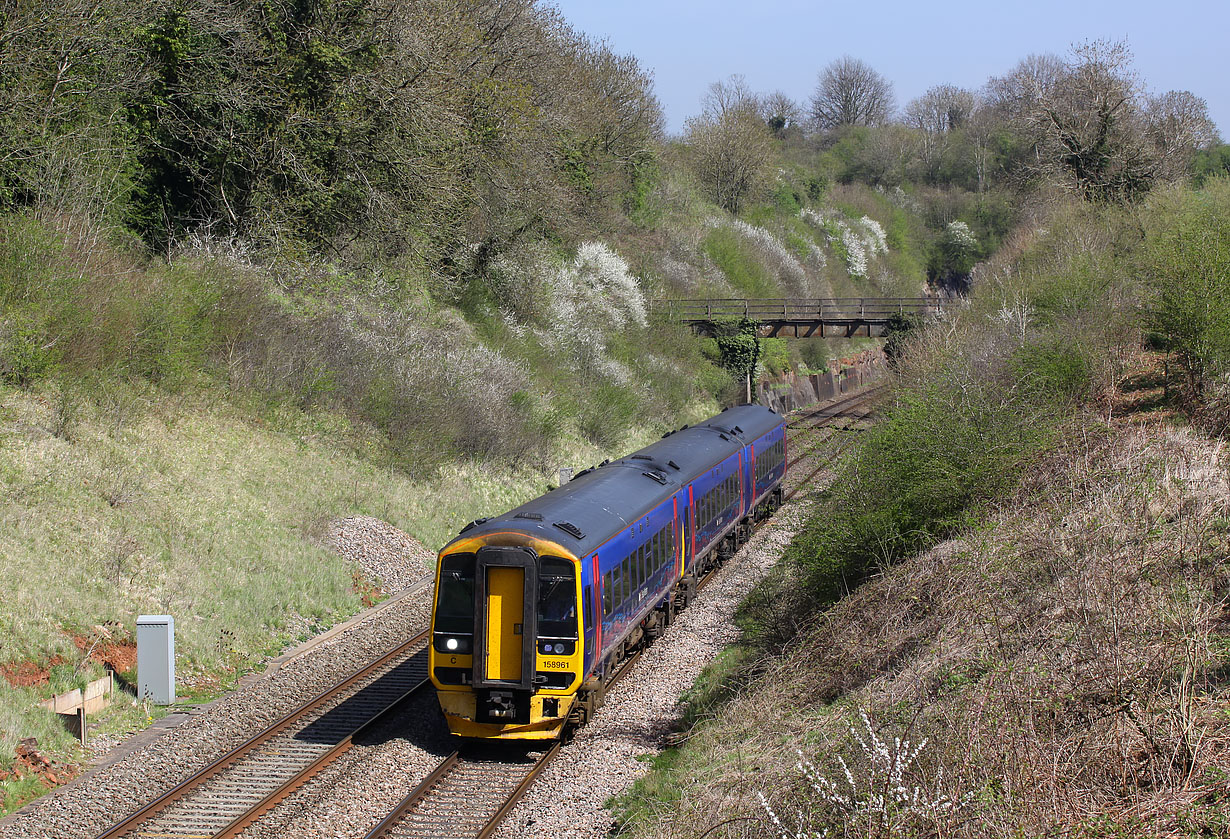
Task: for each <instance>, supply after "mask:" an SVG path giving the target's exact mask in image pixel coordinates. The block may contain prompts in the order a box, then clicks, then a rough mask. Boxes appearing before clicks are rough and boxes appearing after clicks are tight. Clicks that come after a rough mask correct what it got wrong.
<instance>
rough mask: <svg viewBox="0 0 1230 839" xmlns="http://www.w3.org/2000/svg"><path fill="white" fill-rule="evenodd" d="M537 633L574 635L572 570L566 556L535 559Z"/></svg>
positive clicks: (548, 636) (575, 625)
mask: <svg viewBox="0 0 1230 839" xmlns="http://www.w3.org/2000/svg"><path fill="white" fill-rule="evenodd" d="M538 634H539V636H540V637H545V638H571V639H573V640H575V639H576V637H577V578H576V569H575V568H574V567H573V564H572V563H571V562H569V561H568V560H566V559H559V558H558V557H553V556H544V557H542V558H541V559H540V560H539V561H538Z"/></svg>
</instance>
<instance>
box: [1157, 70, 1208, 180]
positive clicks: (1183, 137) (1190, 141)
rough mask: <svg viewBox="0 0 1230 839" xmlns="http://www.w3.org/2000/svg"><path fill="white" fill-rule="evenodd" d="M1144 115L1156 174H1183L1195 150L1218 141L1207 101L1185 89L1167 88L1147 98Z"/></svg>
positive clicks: (1168, 175) (1175, 176)
mask: <svg viewBox="0 0 1230 839" xmlns="http://www.w3.org/2000/svg"><path fill="white" fill-rule="evenodd" d="M1145 115H1146V118H1147V120H1148V125H1149V128H1148V131H1149V138H1150V140H1151V141H1152V143H1153V148H1154V150H1155V151H1156V153H1157V155H1158V161H1159V173H1160V174H1161V175H1162V176H1163V177H1165V178H1167V179H1170V180H1173V179H1175V178H1179V177H1182V176H1183V175H1185V174H1186V173H1187V171H1188V167H1189V166H1190V165H1191V161H1192V157H1193V156H1194V155H1195V153H1196V152H1197V151H1198V150H1199V149H1203V148H1208V147H1209V146H1211V145H1214V144H1215V143H1218V142H1220V139H1221V138H1220V137H1219V136H1218V134H1217V126H1215V125H1214V124H1213V120H1211V119H1210V118H1209V106H1208V103H1206V102H1205V101H1204V100H1203V99H1201V98H1200V97H1199V96H1196V95H1195V94H1193V93H1191V92H1189V91H1186V90H1171V91H1168V92H1167V93H1163V94H1162V95H1160V96H1154V97H1151V98H1150V99H1149V101H1148V103H1147V105H1146V106H1145Z"/></svg>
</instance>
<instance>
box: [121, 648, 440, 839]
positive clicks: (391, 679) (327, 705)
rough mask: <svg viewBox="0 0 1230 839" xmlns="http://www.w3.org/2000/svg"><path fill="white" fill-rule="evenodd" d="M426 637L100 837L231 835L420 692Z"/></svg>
mask: <svg viewBox="0 0 1230 839" xmlns="http://www.w3.org/2000/svg"><path fill="white" fill-rule="evenodd" d="M427 641H428V632H427V631H423V632H422V633H420V634H418V635H416V636H415V637H414V638H411V639H410V640H409V641H407V642H405V643H404V644H402V645H401V646H399V647H398V648H397V649H395V650H393V651H392V652H389V653H387V654H386V655H384V656H382V657H381V658H380V659H378V660H376V661H375V662H372V663H371V664H369V665H368V666H367V667H365V668H363V669H362V670H360V671H358V672H356V673H354V674H353V675H351V676H350V677H348V678H347V679H345V680H343V681H341V682H339V683H337V684H335V685H334V686H333V687H331V688H329V689H328V690H326V691H324V692H323V693H321V694H319V695H317V696H316V697H315V698H313V699H312V700H311V701H309V702H307V703H305V704H304V705H302V706H300V707H299V708H298V709H296V710H294V711H292V712H291V713H289V714H286V715H285V716H283V717H282V718H281V719H279V720H278V721H276V722H275V723H274V724H273V725H271V726H269V727H268V728H266V729H265V730H264V731H262V732H261V733H259V734H257V735H256V736H254V737H252V738H250V739H249V740H247V741H245V742H244V743H242V744H240V745H239V746H237V747H236V748H234V749H232V750H231V751H229V752H227V753H226V754H225V755H223V756H222V757H220V758H218V759H217V760H215V761H214V762H213V763H212V764H210V765H209V766H206V767H205V768H203V769H201V770H200V771H198V772H196V773H195V774H193V775H192V776H190V777H189V778H187V779H186V780H184V781H183V782H181V783H179V784H178V785H176V786H175V787H173V788H172V789H171V790H169V791H168V792H166V793H164V794H163V795H162V796H160V797H159V798H157V799H155V800H154V801H152V802H150V803H149V804H147V805H145V806H144V807H142V808H141V809H139V810H137V811H136V812H135V813H133V814H132V815H130V816H128V817H127V818H125V819H123V820H122V821H120V822H118V823H116V824H114V825H112V826H111V827H110V828H108V829H107V830H105V831H103V832H102V833H101V834H99V835H98V839H116V838H117V837H122V836H127V837H160V839H161V838H165V839H223V837H230V836H236V835H238V834H239V833H241V832H242V831H243V830H245V829H246V828H248V827H249V826H251V825H252V824H253V823H255V822H256V821H257V820H258V819H259V818H261V817H262V816H263V815H264V814H266V813H268V812H269V811H270V810H272V809H273V808H274V807H276V806H277V805H278V803H279V802H281V801H282V800H283V799H284V798H285V797H286V796H288V795H289V794H290V793H292V792H294V791H295V790H296V789H298V788H299V787H300V786H302V785H303V784H305V783H307V781H309V780H310V779H311V778H313V777H314V776H315V775H316V774H317V773H319V772H320V771H321V770H322V769H324V768H325V767H326V766H328V765H329V764H330V763H332V762H333V761H334V760H336V759H337V758H338V757H340V756H341V755H342V754H343V753H345V752H346V751H347V750H348V749H349V748H350V747H351V746H352V744H353V743H354V741H355V738H356V737H358V736H360V735H362V734H363V733H364V732H365V731H367V730H370V729H372V728H374V727H375V726H376V725H378V724H379V723H380V722H382V721H384V720H385V719H387V718H388V716H389V715H390V714H393V713H395V712H396V711H397V710H399V709H400V708H401V707H402V706H403V705H404V703H405V702H406V701H408V700H409V698H410V697H411V696H413V695H415V694H416V693H417V692H418V691H419V690H421V689H422V688H423V687H424V686H425V685H427V684H428V680H427V658H426V649H427Z"/></svg>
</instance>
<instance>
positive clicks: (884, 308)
mask: <svg viewBox="0 0 1230 839" xmlns="http://www.w3.org/2000/svg"><path fill="white" fill-rule="evenodd" d="M955 302H956V301H952V300H946V299H941V298H937V297H814V298H799V297H782V298H760V299H742V298H713V299H703V300H702V299H698V300H675V299H663V298H659V299H654V300H651V301H650V303H649V309H650V312H651V313H663V314H664V315H665V316H666V318H667V319H669V320H677V321H685V322H698V321H712V320H715V319H721V318H748V319H750V320H758V321H770V320H786V321H816V320H848V319H851V318H858V319H862V320H887V319H888V318H890V317H892V316H893V315H899V316H907V315H930V316H933V317H934V316H939V315H940V314H941V313H942V312H943V311H944V310H945V309H946V308H949V307H951V306H953V305H954V304H955Z"/></svg>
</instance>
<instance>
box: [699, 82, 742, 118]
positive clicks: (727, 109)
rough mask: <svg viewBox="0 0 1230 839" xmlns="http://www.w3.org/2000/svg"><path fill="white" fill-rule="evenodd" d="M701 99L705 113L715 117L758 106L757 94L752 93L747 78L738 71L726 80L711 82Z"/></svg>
mask: <svg viewBox="0 0 1230 839" xmlns="http://www.w3.org/2000/svg"><path fill="white" fill-rule="evenodd" d="M700 101H701V105H702V106H703V108H704V113H705V115H706V116H709V117H713V118H720V117H723V116H725V115H726V114H728V113H732V112H734V111H742V110H748V109H755V108H756V94H754V93H752V91H751V89H750V88H748V86H747V80H746V79H744V78H743V76H741V75H739V74H738V73H736V74H734V75H732V76H730V77H729V78H727V79H726V80H725V81H720V82H713V83H712V84H710V85H709V89H708V90H707V91H706V92H705V95H704V96H703V97H701V100H700Z"/></svg>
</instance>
